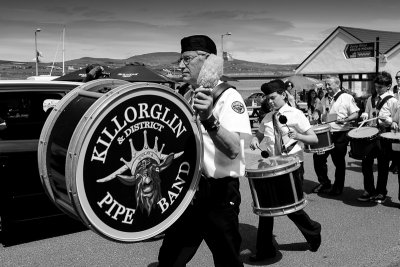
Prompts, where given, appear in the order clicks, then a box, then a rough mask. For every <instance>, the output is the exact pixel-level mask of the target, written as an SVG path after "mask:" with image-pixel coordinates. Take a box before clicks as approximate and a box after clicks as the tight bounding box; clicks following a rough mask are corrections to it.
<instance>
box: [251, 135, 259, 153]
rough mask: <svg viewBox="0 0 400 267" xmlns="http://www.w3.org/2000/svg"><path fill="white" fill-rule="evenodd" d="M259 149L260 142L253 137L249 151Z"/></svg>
mask: <svg viewBox="0 0 400 267" xmlns="http://www.w3.org/2000/svg"><path fill="white" fill-rule="evenodd" d="M258 147H260V142H258V138H257V137H253V139H252V140H251V142H250V149H251V150H255V149H256V148H258Z"/></svg>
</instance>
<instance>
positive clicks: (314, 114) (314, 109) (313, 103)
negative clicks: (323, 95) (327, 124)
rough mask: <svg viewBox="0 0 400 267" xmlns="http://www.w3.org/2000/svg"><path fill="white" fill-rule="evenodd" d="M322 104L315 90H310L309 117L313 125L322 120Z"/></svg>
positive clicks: (308, 100)
mask: <svg viewBox="0 0 400 267" xmlns="http://www.w3.org/2000/svg"><path fill="white" fill-rule="evenodd" d="M320 102H321V100H320V99H319V98H318V96H317V92H316V91H315V90H314V89H312V90H310V91H309V92H308V97H307V115H308V119H309V121H310V122H312V124H316V123H318V121H319V120H320V114H321V111H320V109H319V108H320V107H321V104H320Z"/></svg>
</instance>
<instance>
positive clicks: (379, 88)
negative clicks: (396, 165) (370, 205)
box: [358, 71, 398, 203]
mask: <svg viewBox="0 0 400 267" xmlns="http://www.w3.org/2000/svg"><path fill="white" fill-rule="evenodd" d="M374 85H375V90H376V92H377V94H378V96H377V98H378V100H377V105H376V110H377V117H378V119H377V127H378V129H379V132H380V133H385V132H390V127H391V124H392V122H393V120H392V118H393V117H394V115H395V114H396V111H397V109H398V101H397V99H396V98H394V97H393V96H392V95H391V94H390V93H389V89H390V87H391V86H392V77H391V75H390V73H388V72H386V71H382V72H380V73H379V74H378V75H377V76H376V77H375V79H374ZM362 118H363V119H366V118H367V117H366V116H365V115H364V116H363V117H362ZM385 145H386V144H383V143H377V144H376V146H375V147H374V149H373V151H372V152H371V153H369V154H368V155H367V156H365V157H364V158H363V160H362V172H363V176H364V189H365V192H364V193H363V194H362V195H361V196H360V197H359V198H358V200H360V201H369V200H372V201H374V202H377V203H383V202H385V200H386V194H387V189H386V185H387V180H388V175H389V162H390V159H391V158H392V155H391V153H390V152H389V151H391V148H390V149H388V148H386V147H385ZM374 156H376V157H377V161H378V179H377V184H376V190H375V186H374V175H373V168H372V167H373V163H374Z"/></svg>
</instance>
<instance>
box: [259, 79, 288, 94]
mask: <svg viewBox="0 0 400 267" xmlns="http://www.w3.org/2000/svg"><path fill="white" fill-rule="evenodd" d="M261 91H262V92H263V93H264V94H266V95H269V94H272V93H274V92H278V91H285V83H284V82H283V81H282V80H273V81H270V82H268V83H264V84H263V85H261Z"/></svg>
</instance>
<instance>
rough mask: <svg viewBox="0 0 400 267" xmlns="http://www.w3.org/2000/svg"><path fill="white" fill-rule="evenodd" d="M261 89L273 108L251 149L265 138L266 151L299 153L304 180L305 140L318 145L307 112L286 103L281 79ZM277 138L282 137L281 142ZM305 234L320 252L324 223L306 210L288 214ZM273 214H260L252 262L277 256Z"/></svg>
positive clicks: (299, 176) (297, 174)
mask: <svg viewBox="0 0 400 267" xmlns="http://www.w3.org/2000/svg"><path fill="white" fill-rule="evenodd" d="M261 90H262V91H263V92H264V94H265V95H266V96H267V99H268V101H269V104H270V106H271V108H272V111H271V112H269V113H268V114H266V115H265V117H264V119H263V120H262V122H261V124H260V126H259V129H258V132H257V133H256V136H255V137H253V139H252V141H251V143H250V148H251V149H252V150H254V149H256V148H258V147H259V146H260V142H261V141H262V140H264V138H265V144H266V150H267V151H268V153H269V154H270V155H271V156H280V155H288V154H290V155H296V156H298V158H299V160H300V162H301V163H300V168H299V169H297V170H295V171H293V175H294V176H295V177H297V179H299V181H301V183H302V181H303V180H304V177H303V176H304V166H303V164H304V163H303V161H304V158H303V150H302V148H301V147H302V145H301V144H300V142H302V143H306V144H316V143H318V137H317V136H316V134H315V133H314V131H313V129H312V128H311V125H310V123H309V121H308V119H307V118H306V116H305V115H304V113H303V112H302V111H300V110H298V109H296V108H294V107H290V106H289V105H288V104H287V95H286V92H285V87H284V83H283V82H282V81H281V80H273V81H271V82H269V83H265V84H263V85H262V86H261ZM279 116H285V117H286V120H287V122H286V125H285V127H283V125H281V124H280V123H279ZM278 140H282V143H281V142H280V141H278ZM287 216H288V218H289V219H290V220H292V221H293V222H294V224H295V225H296V226H297V228H298V229H299V230H300V232H301V233H302V234H303V236H304V237H305V239H306V240H307V242H308V244H309V245H310V250H311V251H314V252H315V251H317V250H318V248H319V246H320V245H321V224H320V223H318V222H316V221H313V220H312V219H310V217H309V216H308V215H307V213H306V212H305V211H304V210H298V211H296V212H293V213H290V214H288V215H287ZM273 225H274V218H273V217H263V216H260V217H259V222H258V231H257V243H256V248H257V252H256V253H255V254H253V255H251V256H250V258H249V260H250V261H252V262H256V261H262V260H265V259H268V258H273V257H275V256H276V248H275V247H274V245H273V242H272V241H273V238H272V234H273Z"/></svg>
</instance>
